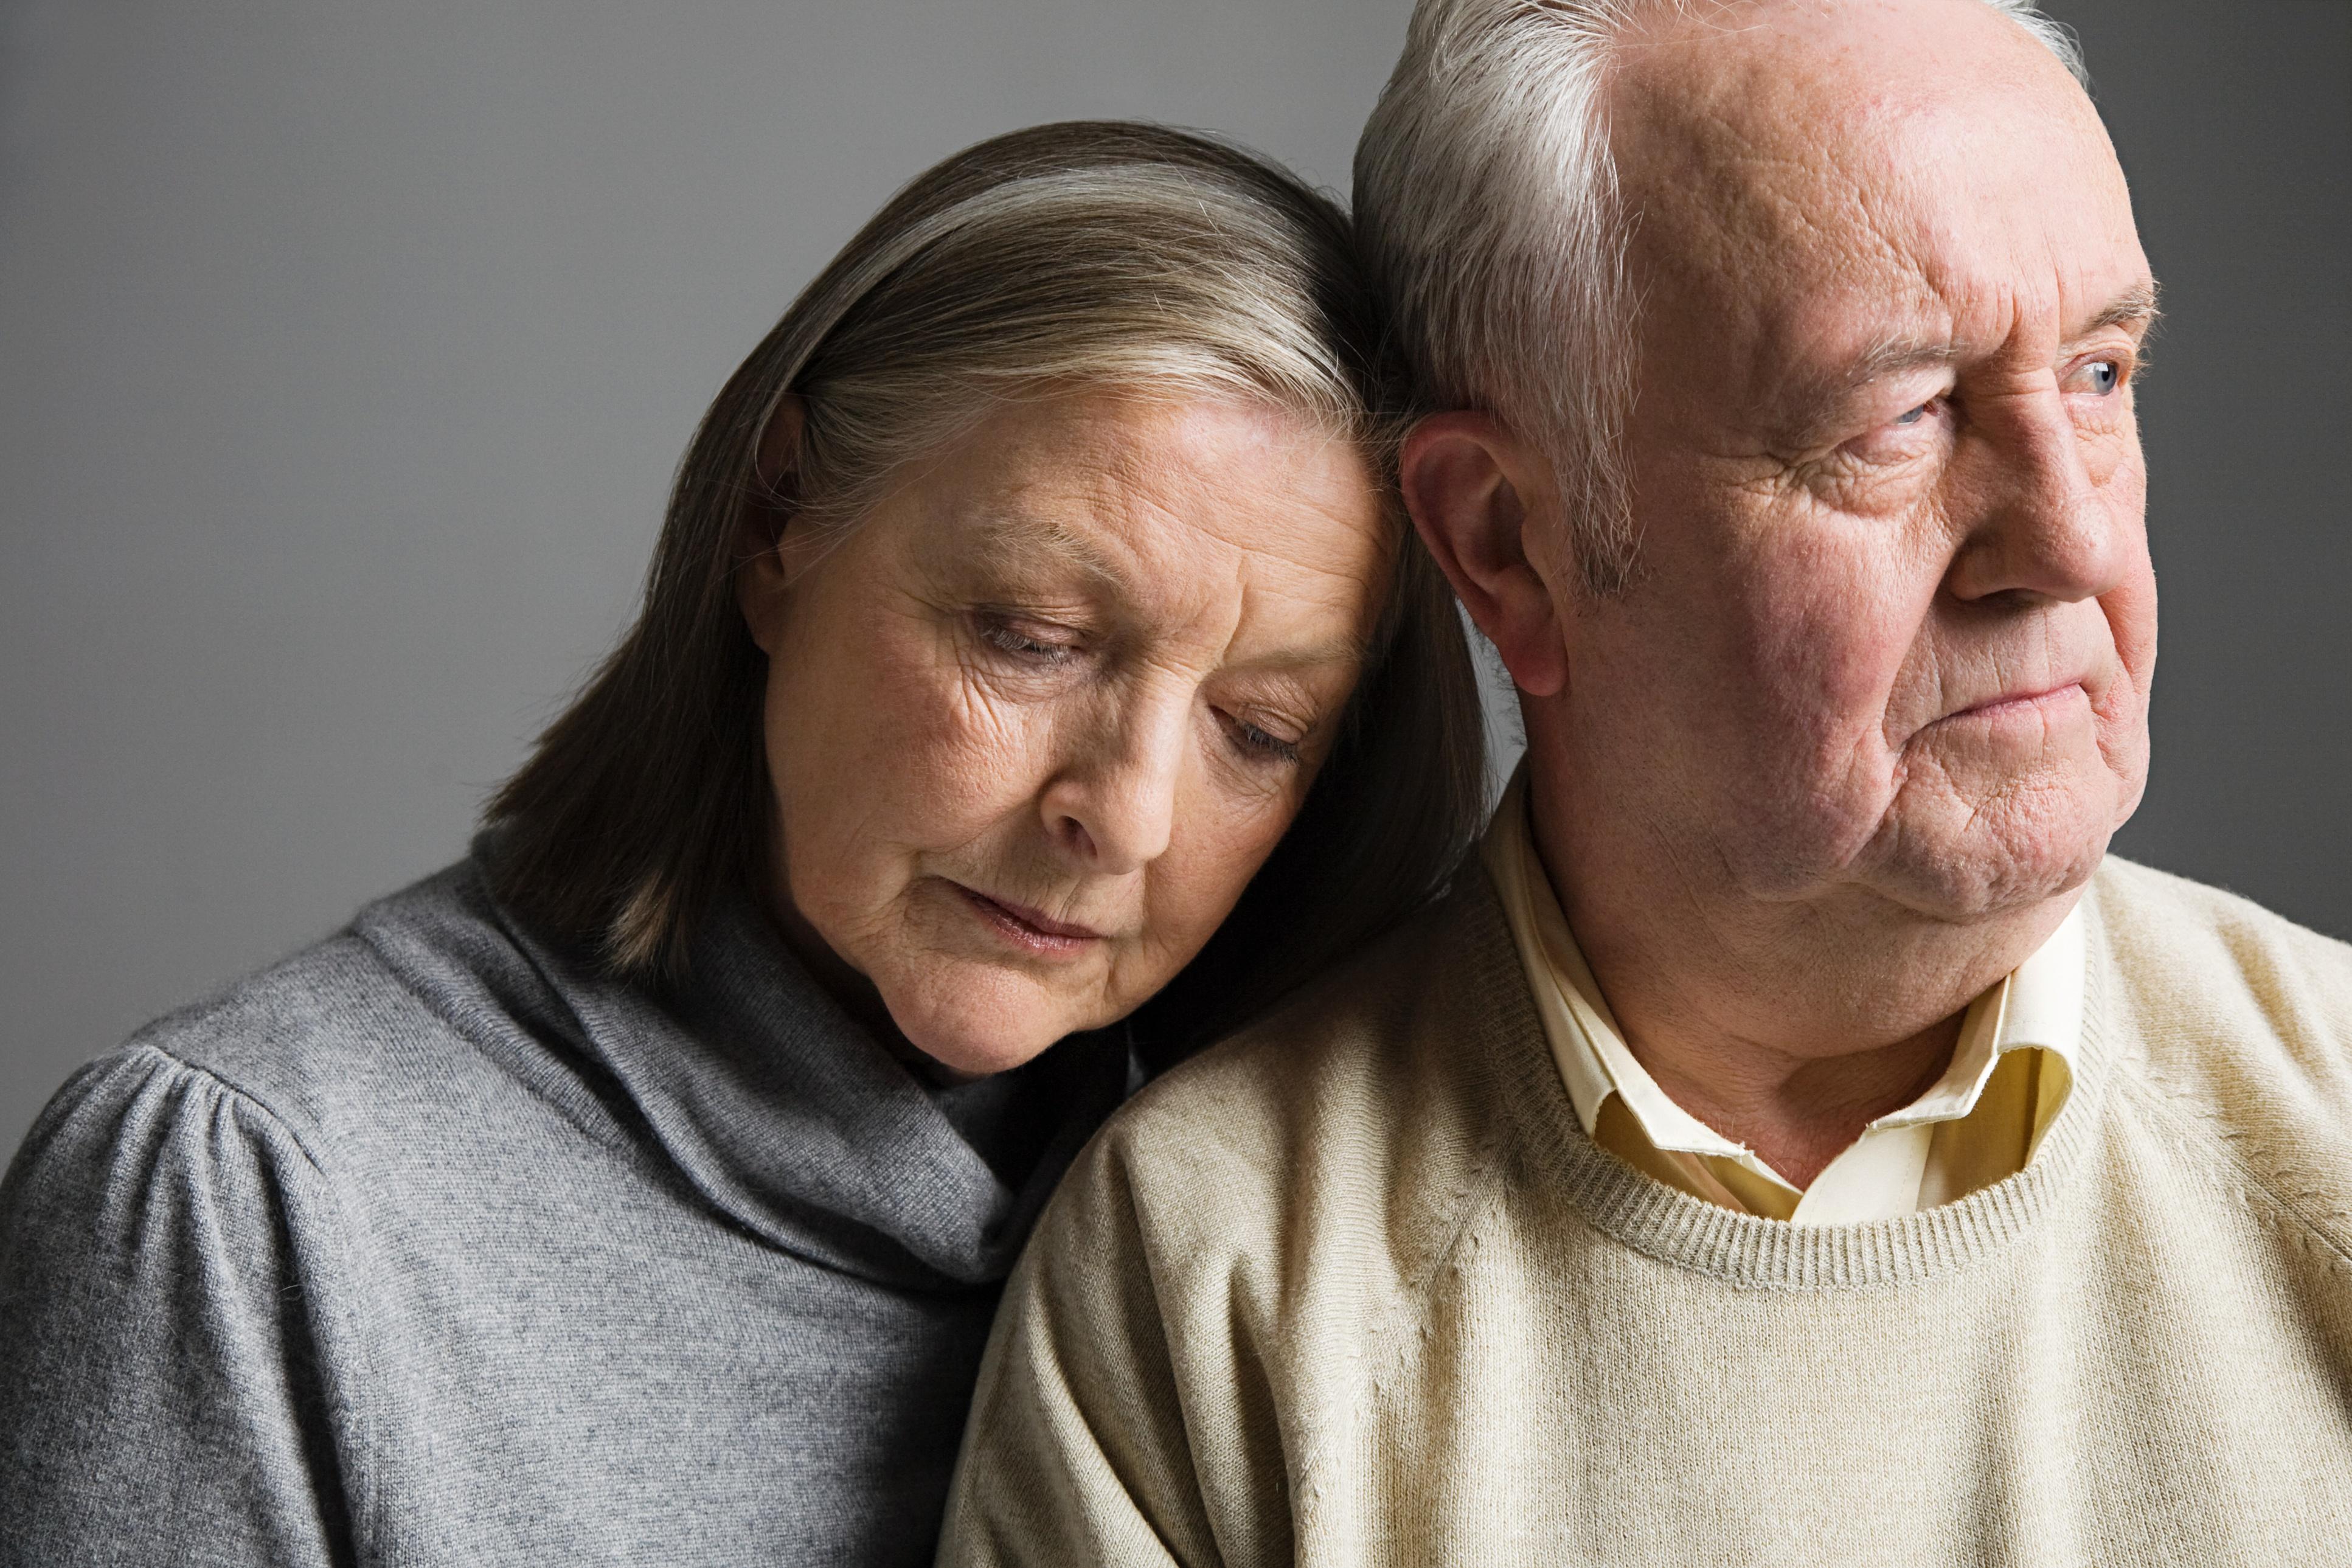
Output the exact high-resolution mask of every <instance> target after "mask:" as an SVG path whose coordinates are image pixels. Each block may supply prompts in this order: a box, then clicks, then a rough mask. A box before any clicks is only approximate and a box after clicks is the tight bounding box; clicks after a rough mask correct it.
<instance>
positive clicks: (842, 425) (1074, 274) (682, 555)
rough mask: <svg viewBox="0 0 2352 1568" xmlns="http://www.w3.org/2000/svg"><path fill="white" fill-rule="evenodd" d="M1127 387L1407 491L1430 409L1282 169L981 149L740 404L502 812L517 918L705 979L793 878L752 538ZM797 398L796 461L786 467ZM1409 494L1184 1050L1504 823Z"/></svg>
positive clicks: (1134, 126)
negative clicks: (711, 963)
mask: <svg viewBox="0 0 2352 1568" xmlns="http://www.w3.org/2000/svg"><path fill="white" fill-rule="evenodd" d="M1105 387H1108V388H1114V389H1118V390H1125V391H1132V392H1135V393H1138V394H1139V395H1145V396H1167V397H1172V398H1179V399H1192V398H1209V399H1215V400H1228V401H1229V400H1234V399H1240V400H1244V401H1251V402H1255V403H1258V404H1262V405H1270V406H1273V407H1275V408H1278V409H1280V410H1282V411H1284V412H1286V413H1287V414H1290V415H1293V416H1297V417H1301V418H1304V419H1307V420H1308V421H1311V422H1313V423H1314V424H1315V425H1316V426H1318V427H1320V428H1322V429H1323V430H1326V431H1328V433H1329V434H1330V435H1331V436H1332V437H1333V438H1334V439H1338V440H1343V441H1348V442H1350V443H1353V444H1354V445H1356V446H1357V447H1359V449H1360V450H1361V451H1362V452H1363V453H1364V454H1365V456H1366V458H1367V459H1368V461H1369V465H1370V469H1371V471H1372V473H1373V475H1374V476H1375V478H1376V479H1381V480H1389V479H1392V477H1393V469H1394V460H1395V450H1396V447H1397V444H1398V441H1399V439H1400V437H1401V435H1402V428H1403V424H1404V421H1405V419H1406V418H1407V416H1408V415H1409V412H1410V401H1411V400H1410V396H1409V393H1408V390H1407V389H1408V377H1407V374H1406V373H1405V371H1404V369H1403V367H1402V363H1401V362H1399V361H1398V360H1397V359H1396V358H1395V356H1394V354H1393V352H1392V348H1391V343H1390V342H1389V332H1388V330H1387V326H1386V317H1385V313H1384V311H1383V310H1382V308H1381V303H1380V300H1379V297H1378V295H1377V294H1376V292H1375V291H1374V290H1373V289H1371V287H1370V283H1369V281H1368V280H1367V279H1366V278H1365V276H1364V274H1363V271H1362V268H1361V267H1360V262H1359V259H1358V258H1357V256H1356V253H1355V249H1354V244H1353V236H1352V233H1351V231H1350V229H1349V223H1348V219H1347V217H1346V215H1345V214H1344V213H1342V212H1341V211H1340V210H1339V207H1338V206H1337V205H1335V204H1334V203H1333V202H1332V201H1331V200H1330V199H1329V198H1328V197H1327V196H1324V195H1321V194H1319V193H1318V192H1316V191H1314V190H1312V189H1310V188H1309V187H1307V185H1305V184H1301V183H1300V182H1299V181H1298V180H1297V178H1296V177H1294V176H1292V175H1291V174H1287V173H1286V172H1285V171H1283V170H1281V169H1279V168H1277V167H1276V166H1275V165H1273V164H1271V163H1267V162H1266V161H1265V160H1264V159H1261V158H1258V157H1256V156H1255V155H1254V154H1252V153H1247V152H1245V151H1244V150H1242V149H1240V148H1237V147H1233V146H1230V145H1227V144H1225V143H1223V142H1218V141H1215V140H1213V139H1212V138H1209V137H1204V136H1201V135H1197V134H1194V133H1192V132H1181V131H1175V130H1171V129H1167V128H1164V127H1160V126H1152V125H1144V124H1138V123H1131V122H1125V121H1074V122H1069V123H1065V124H1059V125H1045V126H1038V127H1035V128H1034V129H1032V130H1028V131H1021V132H1013V133H1012V134H1010V135H1006V136H1001V137H997V138H995V139H993V140H992V141H989V142H982V143H981V144H980V145H978V146H976V147H972V148H970V149H968V150H966V151H965V152H962V153H958V154H956V155H955V156H954V157H951V158H950V159H948V160H947V161H945V162H944V163H940V164H939V165H938V166H937V167H935V168H933V169H931V170H929V172H928V173H926V174H923V175H921V176H920V177H919V178H918V179H916V180H915V181H914V182H913V183H912V184H909V185H908V187H907V188H906V189H905V190H903V191H901V192H899V193H898V195H897V196H896V197H894V198H893V199H892V200H891V201H890V202H889V203H888V205H886V206H884V208H883V209H882V210H881V212H879V213H878V214H877V215H876V216H875V217H874V218H873V219H872V221H870V222H869V223H868V224H867V225H866V226H865V228H864V229H862V230H861V231H860V232H859V233H858V234H857V236H856V237H855V238H853V239H852V240H851V241H850V243H849V244H848V245H847V246H846V247H844V248H843V250H842V252H841V254H840V255H839V256H838V257H836V258H835V259H834V261H833V262H832V264H831V265H830V266H828V267H827V268H825V270H824V272H823V273H822V274H820V275H819V276H818V278H817V279H816V280H815V281H814V282H813V283H812V284H810V285H809V287H808V288H807V289H805V290H804V291H803V293H802V294H801V296H800V298H799V299H798V300H795V301H794V302H793V306H792V308H791V309H790V310H787V311H786V312H785V313H784V316H783V319H782V321H779V322H778V323H777V325H776V327H775V329H774V330H773V331H771V332H770V333H769V334H768V336H767V338H766V340H765V341H763V342H761V344H760V345H759V346H758V347H757V348H756V349H754V350H753V351H752V352H751V356H750V357H749V358H748V359H746V360H745V361H744V363H743V364H742V365H741V366H740V368H739V369H738V370H737V371H736V373H735V374H734V375H733V376H732V377H730V379H729V381H728V383H727V384H726V386H725V387H724V388H722V389H721V390H720V392H719V396H718V398H717V399H716V401H714V402H713V403H712V405H711V406H710V410H709V413H708V414H707V415H706V416H704V418H703V421H702V424H701V426H700V427H699V428H698V430H697V432H696V434H695V437H694V439H693V441H692V443H691V444H690V445H689V446H688V448H687V452H686V456H685V458H684V459H683V460H682V461H681V462H680V464H679V468H678V473H677V482H676V485H675V486H674V488H673V489H672V492H671V497H670V503H669V511H668V517H667V521H666V522H665V524H664V527H663V530H662V536H661V541H660V543H659V544H658V545H657V546H656V552H655V555H654V562H653V566H652V570H651V572H650V573H649V574H648V577H647V581H646V595H645V603H644V606H643V608H642V610H641V612H640V614H639V616H638V618H637V621H636V624H635V626H632V627H631V629H630V630H629V632H628V634H627V636H626V637H625V638H624V639H623V641H622V643H621V645H620V647H618V648H616V649H615V650H614V653H613V654H612V656H611V657H610V658H608V659H607V660H606V661H605V662H604V666H603V667H602V668H600V669H599V670H598V671H597V672H596V674H595V675H594V677H593V679H591V680H590V681H589V683H588V685H587V686H586V688H585V689H583V691H582V692H581V693H580V695H579V696H578V697H577V698H576V699H575V700H573V701H572V705H571V706H570V708H569V709H568V710H566V711H565V712H564V713H563V714H562V716H561V717H560V718H558V719H557V720H556V721H555V722H554V724H552V725H551V727H550V728H549V730H548V731H547V732H546V734H545V735H543V736H542V737H541V740H540V742H539V747H538V750H537V752H535V754H534V755H533V756H532V758H531V759H530V762H529V763H527V764H526V765H525V766H524V767H523V769H522V770H521V771H520V773H517V774H516V775H515V776H514V777H513V778H512V779H510V780H509V781H508V783H507V784H506V785H505V786H504V787H503V788H502V789H501V790H500V791H499V794H498V795H497V796H496V797H495V798H494V799H493V800H492V801H491V803H490V805H489V808H488V820H489V822H490V824H491V825H492V826H493V827H494V828H495V829H496V830H497V832H496V834H495V836H494V838H493V840H492V845H491V847H490V849H489V850H488V860H489V868H490V873H491V880H492V883H493V886H494V887H495V888H496V889H497V890H498V892H499V896H500V897H501V899H502V900H505V901H506V903H507V904H508V905H509V907H510V908H513V909H515V910H518V911H519V912H521V913H523V914H525V915H528V916H530V918H531V919H533V920H534V921H536V922H537V923H538V924H539V925H540V926H541V928H542V929H543V930H547V931H551V932H554V933H558V934H561V935H563V936H567V937H570V938H572V939H575V940H576V941H577V942H579V943H580V945H582V946H583V948H585V949H586V950H587V952H589V953H590V954H592V955H593V957H594V958H595V959H596V960H597V961H599V962H601V963H603V964H604V965H605V966H606V967H608V968H609V969H610V970H612V971H614V972H615V973H622V974H626V975H632V976H638V977H644V978H647V979H656V980H658V979H664V978H667V979H668V980H673V981H674V980H677V979H678V978H681V977H682V976H683V975H684V973H686V972H687V971H688V968H689V966H690V961H691V951H692V944H691V941H690V938H691V936H692V933H693V931H694V929H695V926H696V924H697V923H698V921H699V919H700V918H701V916H702V915H703V913H704V912H705V911H706V910H708V909H709V906H710V905H711V904H712V902H713V900H718V899H720V898H725V897H729V896H738V895H741V894H744V893H751V894H752V895H754V896H758V897H765V896H768V894H769V892H770V890H771V884H770V881H769V877H770V873H771V870H772V868H771V866H770V864H769V854H770V849H771V846H772V817H773V813H774V805H773V801H772V791H771V788H770V784H769V780H768V773H767V763H766V754H765V749H764V747H763V745H762V744H761V724H762V696H763V692H764V689H765V683H766V676H767V664H766V659H765V658H764V656H762V655H761V653H760V651H759V649H758V648H757V647H754V646H753V644H752V642H751V637H750V634H749V632H748V631H747V629H746V628H745V626H744V624H743V618H742V615H741V612H740V609H739V608H738V607H737V603H736V594H735V576H736V572H737V570H738V568H739V566H740V563H741V561H742V559H743V557H744V555H745V553H746V551H745V540H746V539H747V537H752V536H759V537H772V536H773V534H774V533H775V531H776V526H777V525H779V524H782V523H785V522H788V523H789V526H790V527H792V528H793V529H794V530H797V531H801V532H802V535H803V537H806V538H813V539H815V540H818V541H823V540H824V539H825V538H827V537H828V536H831V535H836V534H837V533H838V532H839V531H841V530H844V529H847V528H852V527H855V526H856V522H857V521H858V520H859V519H860V518H862V517H864V516H865V515H866V514H867V513H868V512H869V511H870V510H872V508H873V506H874V504H875V502H876V501H877V500H879V499H880V498H881V497H882V496H883V495H884V494H885V493H887V490H888V489H890V488H891V486H893V485H894V484H896V483H897V482H898V481H899V480H900V479H903V477H904V476H905V475H906V473H907V472H908V469H909V466H910V465H914V464H919V463H921V462H923V461H925V460H926V459H928V458H931V457H933V456H934V455H936V454H938V453H939V452H940V451H942V450H944V449H946V448H947V447H949V446H950V444H951V443H953V442H954V441H955V440H956V438H957V437H959V436H961V435H962V434H964V433H966V432H968V431H969V430H970V429H971V428H972V427H973V426H976V425H977V424H978V423H979V422H981V421H982V420H983V419H985V418H986V417H987V416H989V415H990V414H991V413H992V412H994V411H995V410H997V409H1000V408H1002V407H1003V406H1004V405H1006V403H1007V402H1008V401H1011V400H1017V399H1024V398H1033V397H1041V396H1049V395H1056V394H1059V393H1063V392H1067V391H1071V390H1076V389H1085V388H1105ZM787 398H792V399H795V400H797V404H798V407H799V410H800V414H801V424H800V433H799V437H798V443H799V444H798V448H797V450H795V451H792V452H788V453H783V454H781V455H780V454H776V453H764V454H763V452H762V450H761V447H762V443H763V439H764V438H765V437H767V434H768V432H769V430H770V427H771V426H772V425H773V423H774V421H775V419H776V416H777V414H778V411H779V409H780V408H782V406H783V405H784V402H785V400H786V399H787ZM763 458H765V459H766V461H765V463H764V466H763ZM1384 500H1385V505H1384V513H1385V517H1386V521H1387V524H1388V526H1389V528H1390V531H1391V539H1392V540H1393V541H1394V542H1395V544H1396V546H1397V548H1396V550H1395V552H1394V555H1393V559H1394V561H1395V567H1394V570H1393V571H1392V572H1391V574H1390V576H1391V582H1390V585H1389V590H1388V597H1387V600H1386V602H1385V604H1384V605H1382V607H1381V619H1380V625H1379V630H1378V631H1377V632H1376V634H1375V637H1374V639H1373V646H1372V647H1371V649H1370V652H1369V653H1368V655H1367V659H1366V667H1365V669H1364V673H1363V675H1362V677H1361V679H1360V680H1359V682H1358V686H1357V689H1356V694H1355V697H1354V698H1353V699H1352V700H1351V701H1350V704H1349V710H1348V715H1347V721H1346V722H1345V723H1344V724H1343V726H1342V733H1341V736H1340V739H1339V742H1338V744H1337V746H1336V747H1335V749H1334V751H1333V752H1332V754H1331V755H1330V757H1329V758H1328V760H1327V761H1326V763H1324V766H1323V768H1322V770H1321V772H1320V773H1318V776H1317V779H1316V783H1315V785H1314V788H1313V790H1312V791H1311V792H1310V793H1309V795H1308V797H1307V804H1306V805H1305V806H1304V807H1303V808H1302V809H1301V811H1300V814H1299V816H1298V819H1297V822H1295V823H1294V824H1293V826H1292V828H1291V831H1290V833H1289V834H1288V835H1286V837H1285V838H1284V839H1283V841H1282V843H1281V844H1280V845H1279V846H1277V847H1276V851H1275V855H1274V858H1272V859H1270V860H1269V861H1268V862H1267V865H1266V867H1265V869H1264V870H1262V871H1261V873H1260V875H1259V877H1258V878H1257V879H1256V880H1255V881H1254V882H1253V883H1252V884H1251V887H1250V889H1248V891H1246V892H1245V893H1244V896H1243V901H1242V904H1241V906H1240V907H1239V908H1237V909H1236V910H1235V911H1234V915H1233V917H1232V918H1231V919H1229V920H1228V921H1227V922H1226V925H1225V927H1224V928H1223V929H1222V930H1221V931H1219V932H1218V934H1217V936H1216V937H1215V938H1214V939H1213V941H1212V942H1211V944H1210V947H1209V949H1208V950H1207V951H1205V952H1203V953H1202V957H1201V958H1200V959H1199V960H1197V961H1196V962H1195V963H1194V964H1193V966H1192V968H1191V969H1188V970H1187V972H1186V974H1185V975H1184V976H1181V977H1180V979H1179V982H1178V983H1177V984H1175V985H1174V986H1171V998H1170V999H1168V1000H1167V1002H1166V1003H1165V1004H1164V1005H1163V1004H1160V1003H1155V1004H1154V1006H1155V1008H1157V1009H1158V1010H1159V1013H1160V1016H1161V1021H1162V1023H1163V1024H1164V1027H1162V1028H1161V1029H1160V1036H1161V1037H1163V1038H1173V1037H1195V1036H1197V1035H1199V1034H1201V1033H1202V1032H1204V1031H1207V1030H1209V1029H1210V1028H1212V1027H1213V1026H1222V1025H1223V1024H1225V1023H1230V1022H1234V1021H1236V1020H1237V1019H1238V1018H1239V1017H1240V1016H1244V1015H1245V1014H1247V1013H1249V1012H1251V1011H1253V1010H1255V1008H1257V1007H1259V1006H1261V1005H1264V1004H1265V1003H1266V1002H1268V1001H1270V1000H1271V999H1272V998H1273V997H1274V996H1276V995H1277V994H1281V993H1282V992H1284V991H1286V990H1287V989H1288V988H1289V987H1290V986H1292V985H1294V984H1297V982H1298V981H1299V980H1301V979H1303V978H1305V976H1306V975H1307V973H1311V972H1312V971H1313V969H1314V968H1315V967H1317V966H1318V965H1319V964H1321V963H1328V962H1329V961H1330V960H1331V959H1333V958H1335V957H1337V956H1338V955H1339V953H1340V952H1345V951H1346V950H1347V949H1348V948H1349V947H1350V946H1352V945H1353V944H1355V943H1357V942H1360V941H1361V940H1363V939H1364V938H1365V937H1367V936H1369V935H1370V934H1371V933H1372V932H1373V931H1376V930H1378V929H1381V927H1382V926H1384V925H1386V924H1388V923H1392V922H1393V921H1395V920H1397V919H1399V918H1401V917H1402V915H1404V914H1405V913H1407V912H1409V911H1410V910H1412V908H1413V907H1414V906H1416V905H1417V904H1418V903H1420V902H1421V901H1423V900H1425V899H1427V898H1428V897H1429V896H1430V895H1431V894H1432V893H1433V891H1434V890H1435V889H1437V888H1438V887H1440V886H1441V885H1442V884H1443V883H1444V880H1445V879H1446V877H1447V876H1448V875H1449V874H1450V873H1451V871H1452V869H1453V868H1454V865H1455V863H1456V862H1457V861H1458V860H1459V858H1460V857H1461V855H1462V854H1463V852H1464V851H1465V849H1466V847H1467V846H1468V844H1469V842H1470V840H1471V837H1473V835H1474V834H1475V831H1476V829H1477V826H1478V824H1479V820H1480V817H1481V815H1482V813H1483V808H1484V804H1485V802H1484V794H1483V790H1484V781H1485V756H1484V751H1483V742H1482V737H1481V731H1480V729H1479V719H1478V705H1477V693H1476V683H1475V666H1474V665H1473V664H1472V662H1471V658H1470V654H1469V650H1468V646H1467V644H1466V642H1465V639H1464V637H1463V634H1462V629H1461V626H1460V623H1459V621H1458V619H1457V618H1456V616H1455V614H1454V608H1453V598H1452V595H1451V594H1450V593H1449V592H1448V590H1447V589H1446V586H1445V584H1444V578H1443V577H1442V576H1441V575H1439V574H1438V573H1437V571H1436V568H1435V567H1434V566H1433V564H1432V563H1430V561H1429V559H1428V557H1427V556H1426V554H1425V553H1424V552H1422V551H1421V550H1420V549H1419V548H1418V546H1417V544H1416V543H1415V542H1413V540H1412V529H1411V526H1410V524H1409V523H1408V522H1407V521H1405V519H1404V517H1403V515H1402V508H1401V507H1400V506H1399V505H1398V504H1397V503H1396V501H1395V499H1394V496H1393V493H1392V486H1391V489H1389V490H1388V491H1386V492H1384ZM1180 1015H1181V1016H1180Z"/></svg>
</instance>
